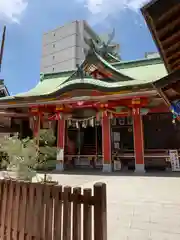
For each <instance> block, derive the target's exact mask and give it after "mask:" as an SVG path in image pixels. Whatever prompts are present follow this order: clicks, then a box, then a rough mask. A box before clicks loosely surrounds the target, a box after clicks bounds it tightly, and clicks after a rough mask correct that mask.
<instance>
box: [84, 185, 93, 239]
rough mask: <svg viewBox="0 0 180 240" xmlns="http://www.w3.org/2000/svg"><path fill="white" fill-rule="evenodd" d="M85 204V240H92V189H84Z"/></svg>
mask: <svg viewBox="0 0 180 240" xmlns="http://www.w3.org/2000/svg"><path fill="white" fill-rule="evenodd" d="M83 193H84V204H83V240H92V205H91V204H90V203H89V199H91V197H92V190H91V188H86V189H84V192H83Z"/></svg>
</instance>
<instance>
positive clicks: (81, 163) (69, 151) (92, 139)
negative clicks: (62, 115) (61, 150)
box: [65, 118, 102, 168]
mask: <svg viewBox="0 0 180 240" xmlns="http://www.w3.org/2000/svg"><path fill="white" fill-rule="evenodd" d="M66 133H67V134H66V151H65V159H66V166H67V168H69V167H70V168H72V167H73V168H82V167H84V168H86V167H88V168H89V167H91V168H96V167H98V166H99V167H100V166H102V127H101V125H100V123H99V122H97V121H96V120H95V119H94V118H93V119H91V121H90V122H83V121H78V122H77V121H72V122H71V125H69V124H67V128H66Z"/></svg>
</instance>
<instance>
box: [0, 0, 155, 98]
mask: <svg viewBox="0 0 180 240" xmlns="http://www.w3.org/2000/svg"><path fill="white" fill-rule="evenodd" d="M143 3H144V1H143V0H70V1H67V0H30V1H25V0H0V29H1V30H2V28H3V25H4V24H6V25H7V35H6V43H5V51H4V59H3V65H2V72H1V73H0V74H1V78H4V79H5V84H6V85H7V87H8V89H9V92H10V93H11V94H16V93H19V92H24V91H27V90H29V89H31V88H33V87H34V86H35V85H36V84H37V82H38V81H39V73H40V58H41V43H42V34H43V32H46V31H48V30H51V29H53V28H56V27H58V26H59V25H63V24H65V23H66V22H69V21H73V20H79V19H85V20H87V21H88V22H89V24H90V25H91V26H93V28H94V29H95V30H96V31H97V32H98V33H100V34H102V33H103V32H111V31H112V28H113V27H115V30H116V36H115V40H116V41H117V42H119V43H120V46H121V50H120V54H121V56H122V58H123V59H124V60H133V59H138V58H142V57H143V56H144V53H145V52H149V51H156V48H155V45H154V43H153V41H152V38H151V36H150V33H149V31H148V29H147V26H146V25H145V22H144V20H143V17H142V16H141V13H140V12H139V10H138V9H139V7H140V6H141V5H142V4H143Z"/></svg>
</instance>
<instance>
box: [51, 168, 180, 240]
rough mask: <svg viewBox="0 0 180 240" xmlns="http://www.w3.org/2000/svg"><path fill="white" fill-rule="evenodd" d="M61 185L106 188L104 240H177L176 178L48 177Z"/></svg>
mask: <svg viewBox="0 0 180 240" xmlns="http://www.w3.org/2000/svg"><path fill="white" fill-rule="evenodd" d="M51 176H52V179H53V180H56V181H58V182H59V184H61V185H63V186H64V185H70V186H73V187H75V186H81V187H82V188H87V187H92V186H93V184H94V183H95V182H105V183H106V184H107V205H108V239H110V240H124V239H126V240H141V239H142V240H179V239H180V175H179V173H178V175H177V176H176V175H175V174H172V173H165V174H164V176H163V175H162V174H158V173H157V174H156V176H155V175H154V176H153V175H152V176H149V175H148V174H146V173H145V174H144V175H143V176H137V175H135V174H134V173H132V174H131V173H129V174H128V175H125V174H123V175H122V174H121V175H119V176H118V175H117V174H116V175H115V174H114V175H113V174H112V175H103V174H93V173H91V174H88V173H84V174H82V172H81V174H62V173H61V174H52V175H51Z"/></svg>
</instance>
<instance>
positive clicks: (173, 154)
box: [169, 150, 180, 172]
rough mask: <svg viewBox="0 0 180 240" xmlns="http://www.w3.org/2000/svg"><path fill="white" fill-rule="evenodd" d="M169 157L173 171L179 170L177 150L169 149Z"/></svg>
mask: <svg viewBox="0 0 180 240" xmlns="http://www.w3.org/2000/svg"><path fill="white" fill-rule="evenodd" d="M169 158H170V161H171V168H172V171H173V172H178V171H180V164H179V156H178V151H177V150H169Z"/></svg>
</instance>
